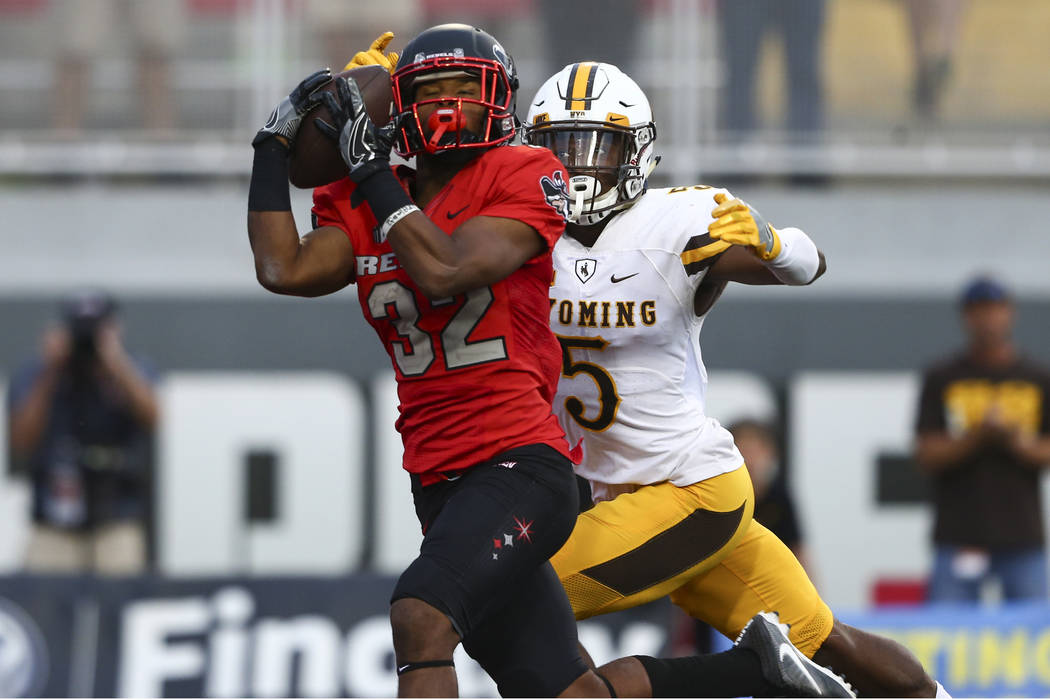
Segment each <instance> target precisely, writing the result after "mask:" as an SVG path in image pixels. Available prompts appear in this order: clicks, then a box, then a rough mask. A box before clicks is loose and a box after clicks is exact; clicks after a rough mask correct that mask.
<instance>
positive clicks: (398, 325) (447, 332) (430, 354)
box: [368, 281, 507, 377]
mask: <svg viewBox="0 0 1050 700" xmlns="http://www.w3.org/2000/svg"><path fill="white" fill-rule="evenodd" d="M465 296H466V301H464V302H463V306H461V307H459V309H458V310H457V311H456V313H455V314H453V315H452V318H450V319H449V320H448V323H446V324H445V327H444V328H442V329H441V333H440V337H439V339H438V342H440V343H441V347H442V349H443V350H444V353H443V354H444V356H445V369H446V370H451V369H459V368H461V367H469V366H471V365H480V364H483V363H485V362H495V361H497V360H505V359H507V345H506V343H504V342H503V338H502V337H495V338H487V339H485V340H475V341H469V340H467V336H468V335H470V333H471V332H472V331H473V330H474V329H475V328H476V327H477V325H478V324H479V323H480V322H481V318H482V316H484V315H485V312H486V311H488V310H489V307H490V306H492V298H493V297H492V290H491V289H489V288H488V287H482V288H480V289H472V290H471V291H469V292H467V293H466V295H465ZM453 301H454V299H448V300H446V301H444V303H448V304H451V303H452V302H453ZM433 303H434V305H436V306H440V305H442V303H441V302H433ZM391 307H393V309H394V313H395V315H394V316H391V315H390V308H391ZM368 311H369V313H371V314H372V318H375V319H389V320H390V323H391V324H392V325H393V326H394V328H395V330H397V335H398V337H399V339H400V341H401V342H395V343H393V345H392V348H391V349H392V350H393V355H394V361H395V362H396V363H397V366H398V369H400V370H401V374H403V375H404V376H406V377H418V376H419V375H421V374H423V373H424V372H426V371H427V370H428V369H430V365H432V364H433V363H434V341H433V340H432V339H431V337H430V334H429V333H427V332H426V331H424V330H423V329H422V328H420V327H419V326H417V325H416V323H417V322H418V321H419V304H417V303H416V297H415V295H414V294H413V293H412V290H411V289H409V288H408V287H406V286H405V285H404V284H402V283H401V282H397V281H392V282H383V283H381V284H377V285H376V286H374V287H372V291H371V292H369V294H368Z"/></svg>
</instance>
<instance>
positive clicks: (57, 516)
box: [8, 291, 158, 575]
mask: <svg viewBox="0 0 1050 700" xmlns="http://www.w3.org/2000/svg"><path fill="white" fill-rule="evenodd" d="M116 316H117V304H116V302H115V300H114V299H113V298H112V297H110V296H108V295H106V294H103V293H100V292H93V291H92V292H81V293H78V294H76V295H74V296H72V297H70V298H69V299H67V300H66V301H65V302H63V304H62V318H63V323H62V324H61V325H56V326H54V327H52V328H50V329H48V330H47V331H46V332H45V334H44V336H43V340H42V346H41V352H40V356H39V357H37V358H35V359H34V360H33V361H32V362H30V363H29V364H28V365H27V366H25V367H24V368H22V370H21V371H20V372H18V373H17V374H16V375H15V378H14V380H13V381H12V383H11V387H10V390H9V395H8V422H9V424H8V428H9V437H10V449H11V457H12V463H13V466H14V467H15V470H16V471H23V472H26V473H28V475H29V476H30V478H31V479H32V485H33V521H34V527H33V532H32V535H31V538H30V541H29V546H28V548H27V551H26V559H25V569H26V570H27V571H29V572H32V573H98V574H104V575H131V574H137V573H141V572H142V571H144V570H145V568H146V561H147V554H146V552H147V545H146V539H147V538H146V527H145V522H146V514H147V504H148V493H147V486H148V482H149V479H148V477H149V472H150V463H151V457H152V437H153V431H154V428H155V426H156V425H157V416H158V407H157V398H156V395H155V393H154V387H153V384H154V381H155V379H156V377H155V373H154V372H153V371H152V370H150V369H148V368H146V367H145V366H144V365H143V364H142V362H140V361H139V360H137V359H135V358H133V357H132V356H131V355H129V354H128V352H127V350H125V348H124V345H123V341H122V340H121V334H120V326H119V324H118V322H117V318H116Z"/></svg>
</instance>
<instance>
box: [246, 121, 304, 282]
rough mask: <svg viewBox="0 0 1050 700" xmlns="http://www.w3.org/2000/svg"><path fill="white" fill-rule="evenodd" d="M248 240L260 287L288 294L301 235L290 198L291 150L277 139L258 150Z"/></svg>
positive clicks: (258, 146) (249, 195) (249, 199)
mask: <svg viewBox="0 0 1050 700" xmlns="http://www.w3.org/2000/svg"><path fill="white" fill-rule="evenodd" d="M248 240H249V242H250V243H251V246H252V254H253V255H254V257H255V276H256V279H258V280H259V284H261V285H262V286H263V287H265V288H266V289H268V290H270V291H272V292H277V293H288V292H287V289H288V285H289V280H290V279H291V278H292V277H293V276H294V275H293V270H294V266H295V262H296V259H297V257H298V255H299V231H298V230H297V229H296V226H295V218H294V217H293V216H292V203H291V197H290V196H289V194H288V149H287V148H285V147H284V146H283V145H282V144H281V143H280V142H279V141H278V140H277V139H276V138H270V139H267V140H266V141H263V142H262V143H260V144H258V145H257V146H256V148H255V159H254V161H253V162H252V179H251V184H250V185H249V187H248Z"/></svg>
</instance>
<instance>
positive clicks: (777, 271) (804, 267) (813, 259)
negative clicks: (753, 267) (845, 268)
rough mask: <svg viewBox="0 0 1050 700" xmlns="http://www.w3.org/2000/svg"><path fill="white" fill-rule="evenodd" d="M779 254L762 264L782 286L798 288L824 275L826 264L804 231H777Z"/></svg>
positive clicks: (788, 229) (794, 229) (792, 229)
mask: <svg viewBox="0 0 1050 700" xmlns="http://www.w3.org/2000/svg"><path fill="white" fill-rule="evenodd" d="M776 232H777V236H778V237H779V238H780V252H779V253H778V254H777V256H776V257H775V258H773V259H771V260H765V261H764V263H765V265H766V267H767V268H769V270H770V272H772V273H773V274H774V275H775V276H776V278H777V279H778V280H780V281H781V282H783V283H784V284H789V285H794V286H799V285H805V284H811V283H812V282H814V281H815V280H816V279H817V278H818V277H820V276H821V275H822V274H824V271H825V270H826V269H827V262H826V261H825V260H824V254H823V253H821V252H820V251H819V250H817V246H816V244H815V243H813V240H812V239H811V238H810V237H809V236H807V235H806V233H805V231H802V230H801V229H797V228H791V227H788V228H783V229H777V231H776Z"/></svg>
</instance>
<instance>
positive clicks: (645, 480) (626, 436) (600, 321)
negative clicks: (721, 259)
mask: <svg viewBox="0 0 1050 700" xmlns="http://www.w3.org/2000/svg"><path fill="white" fill-rule="evenodd" d="M718 192H724V190H718V189H711V188H707V187H703V186H698V187H680V188H670V189H659V190H649V191H648V192H646V193H645V194H644V195H642V197H641V198H640V199H639V200H638V201H637V202H636V203H635V204H634V205H633V206H631V207H630V208H629V209H627V210H625V211H623V212H621V213H619V214H617V215H615V216H614V217H613V218H612V220H611V221H610V222H609V223H608V224H607V225H606V227H605V229H604V231H603V232H602V234H601V236H600V237H599V238H598V240H597V241H596V242H595V244H594V245H593V246H591V247H590V248H587V247H585V246H583V245H582V244H580V243H579V242H578V241H576V240H575V239H573V238H570V237H563V238H562V239H561V240H560V241H559V242H558V244H557V246H555V249H554V268H555V277H554V282H553V284H552V285H551V289H550V296H549V299H548V303H549V310H550V324H551V328H553V329H554V333H555V335H557V336H558V341H559V343H560V344H561V349H562V378H561V380H560V381H559V383H558V393H557V396H556V397H555V400H554V410H555V412H556V413H557V414H558V417H559V418H560V419H561V421H562V425H563V426H564V428H565V431H566V434H567V435H568V437H569V441H570V443H575V442H576V441H578V440H581V439H582V440H583V457H582V461H581V462H580V464H579V465H578V467H577V473H578V474H580V475H581V476H583V477H585V478H587V479H589V480H591V481H592V482H595V483H597V484H652V483H659V482H662V481H671V482H672V483H674V484H676V485H679V486H686V485H689V484H692V483H695V482H697V481H700V480H702V479H707V478H710V477H712V476H717V475H718V474H723V473H726V472H729V471H732V470H734V469H736V468H738V467H740V466H741V465H742V464H743V458H742V457H741V456H740V453H739V452H738V451H737V449H736V446H735V445H734V443H733V439H732V436H731V435H730V434H729V432H728V431H727V430H725V429H724V428H723V427H722V426H721V425H719V423H718V421H716V420H715V419H713V418H710V417H708V416H706V415H705V410H704V394H705V391H706V386H707V370H706V369H705V367H704V364H703V360H702V357H701V353H700V344H699V336H700V330H701V328H702V327H703V322H704V317H703V316H700V317H697V316H696V314H695V313H694V306H693V297H694V294H695V292H696V289H697V288H698V287H699V285H700V283H701V281H702V280H703V278H704V276H705V275H706V274H707V271H708V270H709V269H710V267H711V265H713V264H714V262H715V261H716V260H717V259H718V256H719V255H720V254H721V253H722V252H723V251H724V250H726V248H728V244H725V243H723V242H721V241H717V240H712V239H710V237H709V236H708V235H707V232H706V229H707V222H709V221H711V211H712V210H713V209H714V208H715V207H716V206H717V204H716V203H715V201H714V195H715V194H717V193H718Z"/></svg>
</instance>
